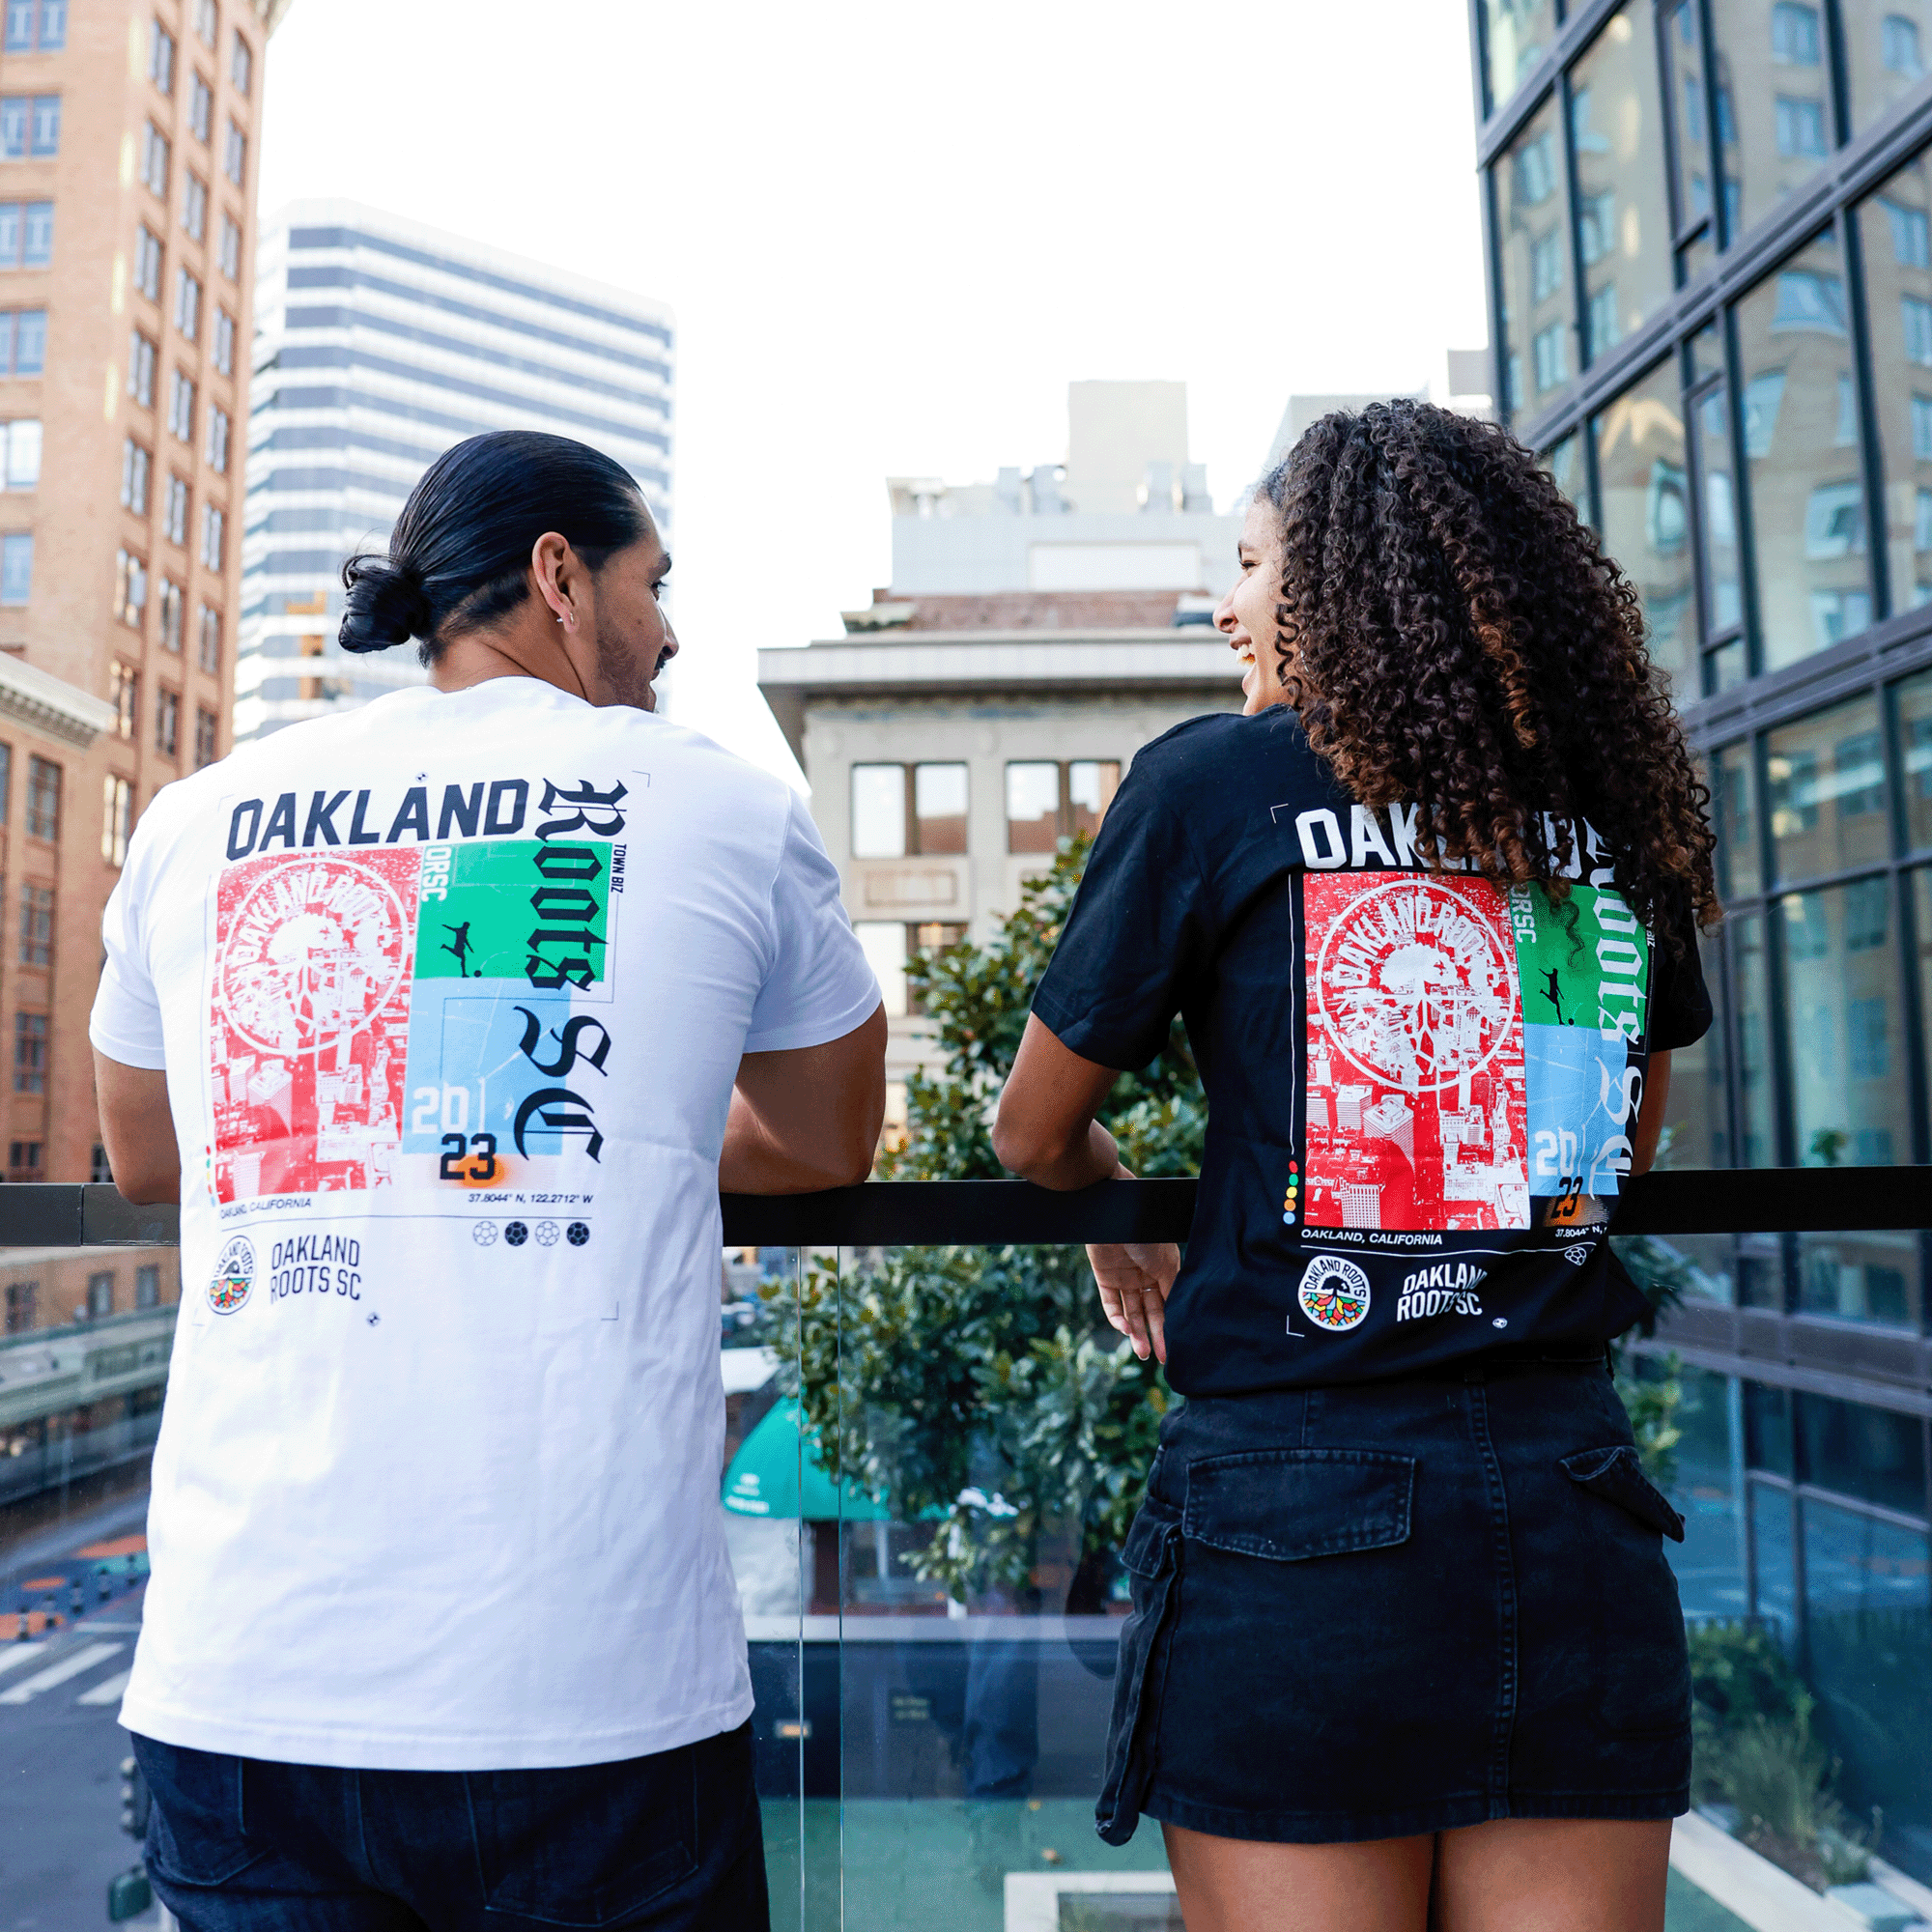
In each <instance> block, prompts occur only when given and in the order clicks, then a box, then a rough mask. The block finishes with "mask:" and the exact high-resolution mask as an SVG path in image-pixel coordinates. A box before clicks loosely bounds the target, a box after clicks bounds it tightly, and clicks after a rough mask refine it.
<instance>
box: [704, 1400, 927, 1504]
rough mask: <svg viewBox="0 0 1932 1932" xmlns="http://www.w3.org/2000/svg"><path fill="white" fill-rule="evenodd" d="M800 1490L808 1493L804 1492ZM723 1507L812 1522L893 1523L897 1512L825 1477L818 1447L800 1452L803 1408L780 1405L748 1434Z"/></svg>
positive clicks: (728, 1472)
mask: <svg viewBox="0 0 1932 1932" xmlns="http://www.w3.org/2000/svg"><path fill="white" fill-rule="evenodd" d="M801 1487H803V1491H804V1493H803V1495H801V1494H800V1490H801ZM725 1508H726V1509H727V1510H729V1511H731V1512H732V1514H733V1515H735V1516H763V1517H801V1518H803V1519H804V1520H806V1521H807V1522H836V1521H838V1520H839V1519H840V1518H841V1517H842V1518H843V1519H844V1520H845V1521H847V1522H890V1521H891V1520H892V1515H893V1513H892V1511H891V1510H890V1509H889V1508H888V1507H887V1506H886V1505H885V1504H884V1503H880V1502H874V1501H873V1500H872V1498H871V1497H870V1496H868V1495H867V1494H866V1493H865V1492H864V1491H863V1490H860V1489H859V1488H857V1487H856V1486H855V1485H854V1484H852V1483H850V1482H848V1483H846V1484H844V1485H843V1493H842V1495H841V1493H840V1487H839V1486H838V1484H835V1483H834V1482H833V1480H832V1478H831V1477H830V1476H828V1475H827V1474H826V1473H825V1467H824V1464H823V1463H820V1462H819V1460H818V1448H817V1445H816V1443H807V1444H806V1445H805V1449H804V1453H803V1454H801V1453H800V1443H799V1414H798V1404H797V1403H796V1402H791V1401H786V1402H781V1403H780V1404H779V1405H778V1406H776V1407H775V1408H773V1409H772V1410H771V1412H770V1413H769V1414H768V1415H766V1417H765V1418H764V1420H763V1421H762V1422H760V1423H759V1424H758V1426H757V1427H756V1428H755V1429H754V1430H753V1431H752V1433H751V1435H748V1436H746V1438H745V1440H744V1441H743V1442H742V1443H741V1444H740V1445H739V1448H738V1453H737V1454H736V1455H735V1456H733V1457H732V1458H731V1466H730V1467H729V1468H728V1469H727V1470H725Z"/></svg>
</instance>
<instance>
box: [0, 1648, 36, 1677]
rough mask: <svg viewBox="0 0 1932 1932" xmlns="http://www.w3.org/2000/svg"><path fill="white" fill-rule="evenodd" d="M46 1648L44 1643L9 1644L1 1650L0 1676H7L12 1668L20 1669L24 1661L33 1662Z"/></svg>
mask: <svg viewBox="0 0 1932 1932" xmlns="http://www.w3.org/2000/svg"><path fill="white" fill-rule="evenodd" d="M45 1649H46V1645H45V1644H43V1643H11V1644H9V1645H8V1646H7V1648H6V1649H5V1650H4V1651H0V1677H5V1676H6V1674H7V1673H8V1672H9V1671H10V1670H17V1669H19V1667H20V1666H21V1664H23V1663H32V1662H34V1660H35V1659H36V1658H38V1657H39V1656H40V1655H41V1653H42V1652H43V1651H44V1650H45Z"/></svg>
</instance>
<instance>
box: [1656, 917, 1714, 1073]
mask: <svg viewBox="0 0 1932 1932" xmlns="http://www.w3.org/2000/svg"><path fill="white" fill-rule="evenodd" d="M1672 923H1673V925H1674V927H1675V930H1676V935H1677V939H1678V943H1679V944H1680V945H1681V946H1682V947H1683V949H1684V950H1683V952H1681V953H1679V954H1677V955H1676V956H1675V957H1674V958H1673V957H1672V955H1671V952H1670V949H1669V947H1668V946H1667V945H1665V944H1663V943H1662V942H1661V941H1660V943H1659V944H1658V945H1657V946H1656V948H1655V949H1654V951H1653V952H1652V955H1651V956H1652V958H1653V959H1654V960H1655V962H1656V963H1655V966H1654V968H1653V973H1652V982H1651V989H1650V1050H1651V1052H1653V1053H1668V1052H1670V1051H1672V1050H1673V1049H1674V1048H1676V1047H1680V1046H1693V1045H1695V1044H1696V1042H1697V1041H1698V1040H1700V1039H1702V1038H1703V1037H1704V1036H1705V1035H1706V1034H1707V1033H1709V1032H1710V1030H1711V1017H1712V1007H1711V994H1710V989H1709V988H1708V987H1707V986H1706V985H1705V984H1704V962H1703V959H1702V957H1701V956H1700V952H1699V941H1698V936H1697V924H1696V922H1695V920H1693V919H1692V918H1690V915H1689V914H1688V913H1686V914H1683V915H1681V916H1679V917H1678V918H1676V919H1675V920H1673V922H1672Z"/></svg>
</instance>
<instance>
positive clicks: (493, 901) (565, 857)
mask: <svg viewBox="0 0 1932 1932" xmlns="http://www.w3.org/2000/svg"><path fill="white" fill-rule="evenodd" d="M610 884H611V845H610V841H609V840H608V839H599V838H585V839H577V840H573V841H571V842H569V843H565V842H564V841H563V840H561V839H555V840H553V841H552V842H551V843H550V844H548V845H546V844H545V843H544V842H543V841H542V840H540V839H536V838H488V839H480V840H477V841H475V842H471V843H464V844H450V845H426V846H425V847H424V848H423V871H422V896H421V901H420V908H419V910H418V913H417V916H416V959H415V977H416V978H417V979H418V980H518V981H520V982H526V983H527V982H528V981H529V979H530V975H531V972H532V970H534V971H535V972H536V973H537V974H539V975H549V976H554V977H555V978H556V979H557V980H558V985H559V988H560V989H564V988H568V987H571V986H577V987H583V986H588V985H595V984H596V983H597V982H599V981H600V980H602V979H603V978H604V973H605V960H606V957H607V955H608V951H609V948H608V940H609V935H610V908H611V902H610ZM533 960H534V961H536V962H538V963H537V965H536V966H535V967H534V969H532V966H531V962H532V961H533Z"/></svg>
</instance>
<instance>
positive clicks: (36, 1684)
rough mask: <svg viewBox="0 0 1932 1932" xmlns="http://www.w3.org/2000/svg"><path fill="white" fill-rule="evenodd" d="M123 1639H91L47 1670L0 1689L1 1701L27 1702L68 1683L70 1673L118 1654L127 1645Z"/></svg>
mask: <svg viewBox="0 0 1932 1932" xmlns="http://www.w3.org/2000/svg"><path fill="white" fill-rule="evenodd" d="M127 1647H128V1646H127V1645H126V1644H121V1643H89V1644H83V1645H82V1646H81V1648H80V1649H78V1650H72V1651H70V1652H69V1653H68V1654H67V1655H66V1656H65V1657H64V1658H62V1659H61V1661H60V1662H58V1663H50V1664H48V1665H47V1667H46V1668H45V1669H44V1670H42V1671H38V1672H36V1674H35V1675H34V1676H32V1677H29V1678H28V1679H27V1680H26V1681H25V1682H24V1683H21V1684H15V1685H14V1687H13V1689H12V1690H0V1704H24V1703H26V1702H27V1700H28V1699H29V1698H30V1697H37V1696H39V1695H40V1693H41V1692H42V1691H43V1690H52V1689H53V1688H54V1686H55V1685H56V1684H65V1683H66V1682H67V1680H68V1679H69V1678H70V1677H78V1676H79V1675H80V1673H81V1672H82V1671H83V1670H92V1669H93V1668H94V1666H95V1665H96V1664H97V1663H104V1662H106V1661H107V1660H108V1659H109V1658H110V1657H118V1656H119V1655H120V1653H121V1652H122V1651H124V1650H125V1649H127Z"/></svg>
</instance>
